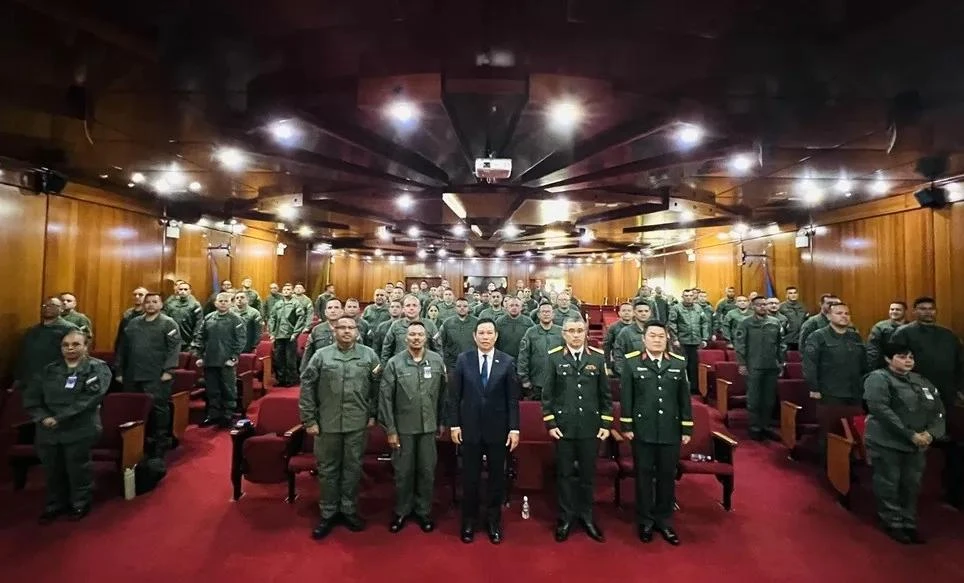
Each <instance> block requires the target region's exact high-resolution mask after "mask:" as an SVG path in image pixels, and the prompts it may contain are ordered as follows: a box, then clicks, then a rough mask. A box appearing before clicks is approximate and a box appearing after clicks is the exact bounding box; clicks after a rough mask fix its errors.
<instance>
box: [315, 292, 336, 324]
mask: <svg viewBox="0 0 964 583" xmlns="http://www.w3.org/2000/svg"><path fill="white" fill-rule="evenodd" d="M337 297H338V296H336V295H335V284H333V283H329V284H326V285H325V291H324V292H323V293H322V294H321V295H319V296H318V299H316V300H315V315H316V316H318V319H319V320H321V319H324V317H325V307H326V306H327V305H328V302H329V301H331V300H333V299H336V298H337Z"/></svg>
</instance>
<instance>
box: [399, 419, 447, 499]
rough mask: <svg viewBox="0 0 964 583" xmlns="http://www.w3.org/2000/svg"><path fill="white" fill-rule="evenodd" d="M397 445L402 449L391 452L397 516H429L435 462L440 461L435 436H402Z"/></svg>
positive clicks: (422, 434) (428, 434) (423, 434)
mask: <svg viewBox="0 0 964 583" xmlns="http://www.w3.org/2000/svg"><path fill="white" fill-rule="evenodd" d="M398 443H399V445H400V447H399V448H397V449H394V450H392V467H393V468H394V470H395V514H396V515H397V516H408V515H409V514H411V513H412V512H413V511H414V512H415V514H417V515H419V516H428V515H429V514H431V512H432V493H433V491H434V489H435V462H436V460H437V459H438V450H436V447H435V434H434V433H415V434H412V435H404V434H400V435H399V436H398Z"/></svg>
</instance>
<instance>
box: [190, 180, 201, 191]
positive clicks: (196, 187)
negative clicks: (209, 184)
mask: <svg viewBox="0 0 964 583" xmlns="http://www.w3.org/2000/svg"><path fill="white" fill-rule="evenodd" d="M202 188H203V187H202V186H201V183H200V182H198V181H197V180H195V181H194V182H192V183H191V184H188V185H187V189H188V190H190V191H191V192H201V189H202Z"/></svg>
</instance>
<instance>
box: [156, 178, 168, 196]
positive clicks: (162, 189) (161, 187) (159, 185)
mask: <svg viewBox="0 0 964 583" xmlns="http://www.w3.org/2000/svg"><path fill="white" fill-rule="evenodd" d="M153 186H154V190H155V191H156V192H157V193H158V194H167V193H169V192H171V183H169V182H168V181H167V180H165V179H163V178H158V179H157V180H155V181H154V184H153Z"/></svg>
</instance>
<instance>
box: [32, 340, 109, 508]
mask: <svg viewBox="0 0 964 583" xmlns="http://www.w3.org/2000/svg"><path fill="white" fill-rule="evenodd" d="M60 346H61V353H62V358H60V359H57V360H56V361H54V362H51V363H49V364H47V365H45V366H44V367H43V369H42V370H41V371H40V372H39V373H38V374H36V375H35V376H34V377H33V378H32V379H30V380H29V381H28V382H27V384H26V387H25V388H24V394H23V408H24V411H26V412H27V415H29V416H30V419H31V420H32V421H33V422H34V423H35V424H36V426H37V429H36V437H35V442H34V447H35V449H36V451H37V457H39V458H40V463H41V464H43V467H44V474H46V476H47V502H46V505H45V506H44V511H43V514H41V515H40V523H41V524H47V523H50V522H52V521H54V520H55V519H56V518H57V517H58V516H60V515H62V514H67V518H68V520H80V519H82V518H83V517H85V516H87V514H88V513H89V512H90V504H91V501H92V498H93V497H92V495H91V494H92V492H93V486H94V482H93V479H92V478H93V477H92V475H91V466H92V465H93V464H92V460H91V449H92V448H93V447H94V444H95V443H97V440H98V439H100V434H101V431H102V428H101V424H100V404H101V402H102V401H103V400H104V395H105V394H107V388H108V387H109V386H110V381H111V374H110V368H108V366H107V364H106V363H105V362H104V361H102V360H98V359H96V358H90V357H89V356H87V335H86V334H84V333H83V332H81V331H80V330H78V329H72V330H70V331H69V332H67V333H66V334H65V335H64V337H63V339H62V340H61V344H60Z"/></svg>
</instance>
